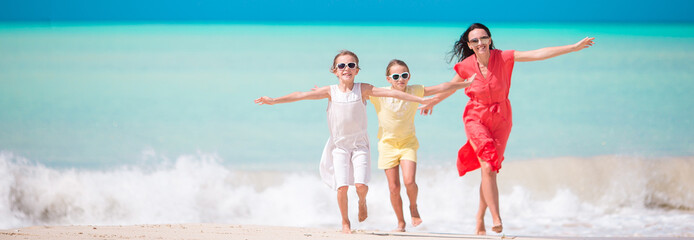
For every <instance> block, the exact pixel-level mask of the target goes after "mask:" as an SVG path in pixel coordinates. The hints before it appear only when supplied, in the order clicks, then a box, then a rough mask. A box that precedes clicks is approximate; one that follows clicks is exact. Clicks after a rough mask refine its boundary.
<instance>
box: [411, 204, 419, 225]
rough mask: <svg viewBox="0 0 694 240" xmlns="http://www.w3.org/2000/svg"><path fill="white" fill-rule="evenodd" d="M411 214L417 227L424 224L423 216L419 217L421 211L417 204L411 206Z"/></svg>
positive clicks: (413, 223)
mask: <svg viewBox="0 0 694 240" xmlns="http://www.w3.org/2000/svg"><path fill="white" fill-rule="evenodd" d="M410 215H412V226H413V227H416V226H419V224H422V218H420V217H419V211H418V210H417V205H414V206H410Z"/></svg>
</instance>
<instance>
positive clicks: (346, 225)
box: [342, 220, 352, 234]
mask: <svg viewBox="0 0 694 240" xmlns="http://www.w3.org/2000/svg"><path fill="white" fill-rule="evenodd" d="M342 233H346V234H351V233H352V227H351V226H350V223H349V221H344V220H343V221H342Z"/></svg>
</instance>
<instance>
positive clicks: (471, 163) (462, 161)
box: [456, 141, 501, 177]
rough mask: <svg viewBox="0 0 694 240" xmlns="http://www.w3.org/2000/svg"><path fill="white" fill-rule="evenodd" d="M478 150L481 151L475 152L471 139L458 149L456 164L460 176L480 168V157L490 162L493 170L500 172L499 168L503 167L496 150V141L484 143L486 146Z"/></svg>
mask: <svg viewBox="0 0 694 240" xmlns="http://www.w3.org/2000/svg"><path fill="white" fill-rule="evenodd" d="M478 150H479V151H478V152H477V153H475V150H474V149H473V148H472V145H471V144H470V141H467V143H465V145H463V147H461V148H460V150H458V161H457V163H456V165H457V167H458V175H459V176H461V177H462V176H463V175H465V174H466V173H467V172H470V171H474V170H476V169H478V168H480V167H481V166H480V161H479V160H478V158H479V159H482V160H484V161H485V162H488V163H489V165H490V166H491V167H492V171H496V172H497V173H498V172H499V169H501V160H500V159H499V155H498V154H497V152H496V148H495V147H494V143H493V142H491V141H490V142H487V143H484V146H483V147H482V148H481V149H478Z"/></svg>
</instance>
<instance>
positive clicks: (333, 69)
mask: <svg viewBox="0 0 694 240" xmlns="http://www.w3.org/2000/svg"><path fill="white" fill-rule="evenodd" d="M343 55H350V56H352V57H354V59H356V60H357V69H360V68H359V57H357V54H354V53H353V52H352V51H350V50H340V52H339V53H338V54H337V55H335V58H333V65H332V66H331V67H330V72H332V73H334V72H335V70H336V68H335V64H337V58H338V57H340V56H343Z"/></svg>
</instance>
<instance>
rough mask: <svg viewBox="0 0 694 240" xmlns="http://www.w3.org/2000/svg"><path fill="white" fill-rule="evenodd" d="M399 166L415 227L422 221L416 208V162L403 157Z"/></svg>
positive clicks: (417, 190)
mask: <svg viewBox="0 0 694 240" xmlns="http://www.w3.org/2000/svg"><path fill="white" fill-rule="evenodd" d="M400 166H401V168H402V179H403V182H404V183H405V189H407V197H408V198H409V199H410V215H411V216H412V226H415V227H416V226H419V224H421V223H422V218H421V217H420V216H419V210H418V209H417V194H418V193H419V187H417V182H416V181H415V175H416V174H417V163H416V162H414V161H410V160H404V159H403V160H401V161H400Z"/></svg>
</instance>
